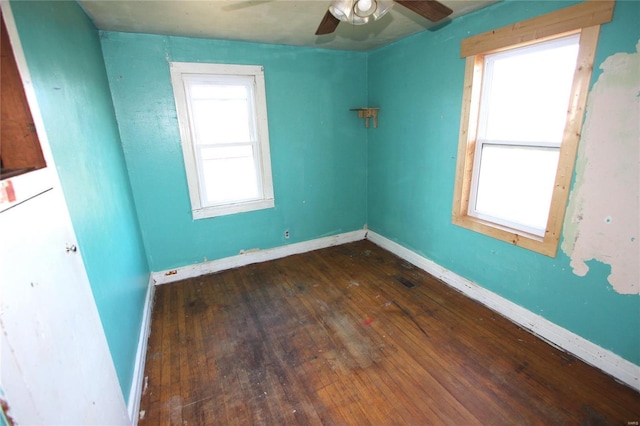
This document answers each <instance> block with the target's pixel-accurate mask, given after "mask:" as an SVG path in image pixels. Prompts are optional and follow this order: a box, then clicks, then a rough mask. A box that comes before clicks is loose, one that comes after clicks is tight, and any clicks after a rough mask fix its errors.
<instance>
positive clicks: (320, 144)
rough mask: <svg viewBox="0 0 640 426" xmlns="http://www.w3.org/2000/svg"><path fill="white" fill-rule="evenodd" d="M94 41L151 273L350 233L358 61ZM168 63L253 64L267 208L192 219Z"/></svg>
mask: <svg viewBox="0 0 640 426" xmlns="http://www.w3.org/2000/svg"><path fill="white" fill-rule="evenodd" d="M101 35H102V49H103V52H104V58H105V63H106V67H107V74H108V75H109V82H110V85H111V91H112V94H113V100H114V105H115V110H116V116H117V119H118V123H119V126H120V132H121V137H122V143H123V146H124V153H125V157H126V159H127V165H128V167H129V174H130V176H131V185H132V188H133V194H134V198H135V200H136V206H137V208H138V217H139V220H140V224H141V229H142V235H143V239H144V244H145V247H146V251H147V258H148V260H149V264H150V266H151V270H153V271H161V270H166V269H171V268H175V267H179V266H184V265H189V264H193V263H200V262H203V261H205V260H213V259H219V258H223V257H227V256H233V255H237V254H238V253H239V252H240V250H247V249H253V248H260V249H266V248H271V247H276V246H282V245H286V244H289V243H295V242H300V241H305V240H310V239H314V238H318V237H322V236H327V235H334V234H337V233H341V232H348V231H353V230H356V229H362V227H363V225H364V224H365V222H366V195H367V194H366V172H367V170H366V169H367V160H366V155H367V150H366V129H365V128H364V123H363V121H362V120H359V119H358V118H357V115H356V113H355V112H350V111H349V109H350V108H355V107H360V106H364V105H365V104H366V100H367V57H366V54H365V53H353V52H337V51H326V50H318V49H311V48H299V47H287V46H279V45H266V44H256V43H243V42H230V41H220V40H205V39H195V38H181V37H169V36H157V35H141V34H127V33H115V32H103V33H101ZM169 61H180V62H218V63H233V64H256V65H263V66H264V73H265V83H266V92H267V109H268V115H269V135H270V145H271V162H272V171H273V183H274V192H275V208H273V209H267V210H260V211H255V212H247V213H241V214H235V215H230V216H222V217H216V218H209V219H201V220H195V221H194V220H193V219H192V216H191V207H190V203H189V194H188V189H187V180H186V175H185V169H184V162H183V157H182V148H181V142H180V134H179V129H178V120H177V117H176V109H175V103H174V98H173V90H172V86H171V81H170V74H169ZM285 230H289V231H290V234H291V237H290V239H289V240H286V239H285V238H284V231H285Z"/></svg>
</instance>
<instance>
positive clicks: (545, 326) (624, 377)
mask: <svg viewBox="0 0 640 426" xmlns="http://www.w3.org/2000/svg"><path fill="white" fill-rule="evenodd" d="M367 239H368V240H370V241H371V242H373V243H374V244H376V245H378V246H380V247H382V248H383V249H385V250H388V251H390V252H391V253H394V254H395V255H397V256H399V257H401V258H403V259H404V260H406V261H408V262H410V263H412V264H414V265H416V266H417V267H419V268H421V269H423V270H425V271H426V272H428V273H430V274H431V275H433V276H435V277H436V278H439V279H440V280H442V281H444V282H445V283H447V284H448V285H450V286H451V287H453V288H455V289H457V290H459V291H461V292H462V293H464V294H465V295H467V296H468V297H470V298H472V299H474V300H476V301H478V302H480V303H482V304H483V305H485V306H487V307H488V308H490V309H492V310H494V311H496V312H497V313H499V314H500V315H502V316H504V317H506V318H507V319H509V320H511V321H513V322H514V323H516V324H518V325H519V326H521V327H522V328H524V329H527V330H529V331H531V332H532V333H533V334H535V335H537V336H539V337H541V338H542V339H544V340H546V341H547V342H549V343H551V344H552V345H554V346H556V347H558V348H560V349H562V350H564V351H567V352H570V353H571V354H573V355H575V356H576V357H578V358H580V359H582V360H583V361H585V362H586V363H588V364H591V365H593V366H594V367H596V368H599V369H600V370H602V371H604V372H605V373H607V374H609V375H611V376H613V377H614V378H616V379H618V380H620V381H621V382H623V383H626V384H627V385H629V386H631V387H632V388H634V389H636V390H638V391H640V366H638V365H635V364H633V363H632V362H630V361H627V360H626V359H624V358H622V357H620V356H619V355H616V354H614V353H613V352H611V351H609V350H607V349H604V348H601V347H600V346H598V345H596V344H595V343H592V342H590V341H588V340H586V339H584V338H583V337H580V336H578V335H577V334H575V333H572V332H571V331H569V330H567V329H564V328H562V327H560V326H559V325H557V324H554V323H552V322H551V321H549V320H547V319H545V318H543V317H541V316H540V315H537V314H534V313H533V312H531V311H529V310H527V309H525V308H523V307H521V306H519V305H516V304H515V303H513V302H511V301H509V300H507V299H505V298H503V297H502V296H499V295H497V294H495V293H493V292H491V291H489V290H487V289H485V288H483V287H481V286H480V285H478V284H476V283H474V282H473V281H469V280H467V279H466V278H463V277H461V276H460V275H458V274H456V273H454V272H452V271H450V270H448V269H446V268H444V267H442V266H440V265H438V264H437V263H435V262H433V261H431V260H429V259H427V258H425V257H423V256H421V255H419V254H417V253H415V252H413V251H411V250H409V249H407V248H405V247H403V246H401V245H400V244H398V243H395V242H393V241H391V240H389V239H387V238H385V237H383V236H382V235H380V234H377V233H375V232H373V231H368V233H367Z"/></svg>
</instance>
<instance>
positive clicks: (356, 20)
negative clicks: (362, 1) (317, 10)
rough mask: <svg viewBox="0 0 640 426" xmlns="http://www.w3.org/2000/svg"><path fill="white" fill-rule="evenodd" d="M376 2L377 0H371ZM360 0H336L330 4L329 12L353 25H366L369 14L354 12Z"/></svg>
mask: <svg viewBox="0 0 640 426" xmlns="http://www.w3.org/2000/svg"><path fill="white" fill-rule="evenodd" d="M369 1H370V2H372V3H374V2H375V0H369ZM357 2H358V0H334V1H333V2H331V5H330V6H329V12H331V14H332V15H333V16H335V17H336V18H337V19H339V20H341V21H342V22H348V23H350V24H353V25H364V24H366V23H367V22H369V16H359V15H357V14H356V13H354V11H355V9H356V8H357Z"/></svg>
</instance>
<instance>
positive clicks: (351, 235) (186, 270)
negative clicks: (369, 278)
mask: <svg viewBox="0 0 640 426" xmlns="http://www.w3.org/2000/svg"><path fill="white" fill-rule="evenodd" d="M366 235H367V230H366V229H359V230H357V231H352V232H345V233H343V234H338V235H331V236H329V237H323V238H317V239H315V240H309V241H303V242H300V243H295V244H289V245H286V246H280V247H274V248H270V249H266V250H255V251H254V250H250V251H247V252H244V253H242V254H239V255H237V256H231V257H225V258H223V259H217V260H211V261H209V262H203V263H196V264H194V265H188V266H182V267H180V268H176V269H170V270H167V271H161V272H153V273H152V274H151V276H152V278H153V282H154V283H155V284H156V285H159V284H167V283H171V282H174V281H179V280H184V279H186V278H193V277H199V276H201V275H206V274H211V273H213V272H219V271H224V270H225V269H232V268H237V267H239V266H245V265H250V264H252V263H258V262H266V261H268V260H273V259H279V258H282V257H287V256H291V255H292V254H299V253H306V252H308V251H312V250H318V249H321V248H326V247H331V246H337V245H340V244H346V243H351V242H353V241H359V240H364V239H365V237H366Z"/></svg>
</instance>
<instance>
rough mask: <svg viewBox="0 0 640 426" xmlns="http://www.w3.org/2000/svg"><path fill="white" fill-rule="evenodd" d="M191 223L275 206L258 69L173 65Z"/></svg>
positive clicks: (261, 75)
mask: <svg viewBox="0 0 640 426" xmlns="http://www.w3.org/2000/svg"><path fill="white" fill-rule="evenodd" d="M171 79H172V83H173V91H174V95H175V100H176V108H177V112H178V122H179V125H180V135H181V138H182V149H183V154H184V162H185V169H186V174H187V182H188V185H189V196H190V199H191V208H192V212H193V217H194V219H202V218H207V217H214V216H221V215H225V214H232V213H239V212H246V211H251V210H258V209H265V208H270V207H273V206H274V199H273V184H272V180H271V161H270V156H269V130H268V127H267V107H266V95H265V85H264V73H263V69H262V67H260V66H254V65H222V64H199V63H185V62H172V63H171Z"/></svg>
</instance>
